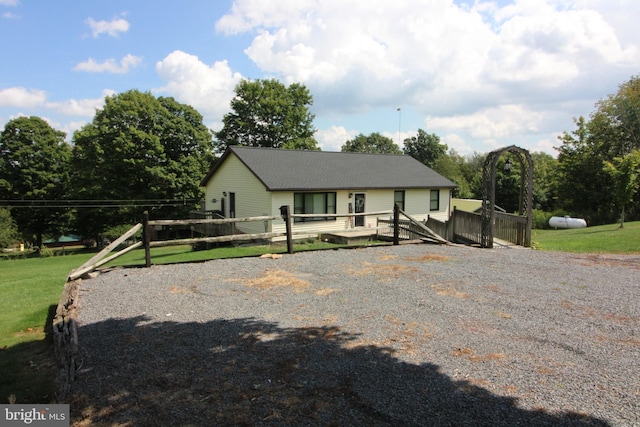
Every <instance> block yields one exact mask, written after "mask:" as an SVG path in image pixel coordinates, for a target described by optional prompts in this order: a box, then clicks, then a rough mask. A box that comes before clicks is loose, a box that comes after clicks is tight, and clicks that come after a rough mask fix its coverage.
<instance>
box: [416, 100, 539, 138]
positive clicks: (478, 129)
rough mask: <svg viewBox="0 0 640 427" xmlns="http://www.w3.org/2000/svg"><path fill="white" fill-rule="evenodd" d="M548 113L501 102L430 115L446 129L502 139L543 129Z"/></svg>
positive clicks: (431, 123) (433, 124) (434, 124)
mask: <svg viewBox="0 0 640 427" xmlns="http://www.w3.org/2000/svg"><path fill="white" fill-rule="evenodd" d="M543 119H544V113H540V112H536V111H531V110H528V109H527V108H525V107H523V106H522V105H500V106H498V107H495V108H486V109H482V110H480V111H478V112H475V113H473V114H468V115H457V116H449V117H429V118H428V119H427V122H428V123H429V126H431V127H433V128H437V129H443V130H446V131H464V132H466V133H468V134H469V135H470V136H471V137H472V138H476V139H481V140H487V141H491V140H498V139H509V138H515V137H518V136H520V135H523V134H527V133H538V132H540V124H541V122H542V121H543Z"/></svg>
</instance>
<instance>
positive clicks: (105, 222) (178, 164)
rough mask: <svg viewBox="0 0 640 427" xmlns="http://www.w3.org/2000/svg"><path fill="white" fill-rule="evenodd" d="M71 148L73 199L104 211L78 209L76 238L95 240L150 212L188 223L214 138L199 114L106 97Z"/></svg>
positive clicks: (129, 96) (164, 103) (130, 95)
mask: <svg viewBox="0 0 640 427" xmlns="http://www.w3.org/2000/svg"><path fill="white" fill-rule="evenodd" d="M73 142H74V147H73V166H74V168H73V169H74V183H75V187H74V194H75V198H77V199H81V200H85V201H89V200H91V201H95V202H94V205H97V206H102V207H98V208H81V209H79V211H78V229H79V230H78V231H80V232H82V233H84V234H85V235H86V236H91V237H95V238H97V237H99V236H100V234H101V233H102V232H103V231H104V230H106V229H109V228H111V227H113V226H117V225H122V224H134V223H135V222H137V221H139V220H140V219H141V217H142V212H143V211H144V210H145V209H148V210H150V216H151V217H152V218H184V217H186V215H187V214H188V212H189V211H190V210H192V209H194V208H196V207H197V203H198V202H199V201H200V199H201V197H202V190H201V188H200V180H201V179H202V177H203V176H204V175H205V174H206V172H207V171H208V169H209V167H210V165H211V162H212V160H213V154H212V151H213V143H212V138H211V133H210V131H209V130H208V129H207V127H206V126H204V124H203V123H202V116H201V115H200V114H199V113H198V112H197V111H196V110H195V109H193V108H192V107H190V106H188V105H184V104H180V103H178V102H176V101H175V100H174V99H173V98H164V97H159V98H156V97H154V96H153V95H152V94H151V93H148V92H145V93H143V92H140V91H137V90H131V91H128V92H124V93H121V94H118V95H113V96H109V97H107V98H106V100H105V106H104V108H103V109H101V110H98V111H97V112H96V115H95V117H94V118H93V121H92V122H91V123H89V124H87V125H85V126H84V127H83V128H82V129H80V130H78V131H77V132H75V134H74V135H73ZM114 201H115V202H114ZM107 205H109V206H108V207H106V206H107ZM124 205H133V206H124Z"/></svg>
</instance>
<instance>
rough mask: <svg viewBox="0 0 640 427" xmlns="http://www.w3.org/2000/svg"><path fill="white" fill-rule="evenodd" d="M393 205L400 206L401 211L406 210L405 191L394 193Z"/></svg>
mask: <svg viewBox="0 0 640 427" xmlns="http://www.w3.org/2000/svg"><path fill="white" fill-rule="evenodd" d="M393 203H394V204H396V205H398V207H399V208H400V210H404V190H396V191H394V192H393Z"/></svg>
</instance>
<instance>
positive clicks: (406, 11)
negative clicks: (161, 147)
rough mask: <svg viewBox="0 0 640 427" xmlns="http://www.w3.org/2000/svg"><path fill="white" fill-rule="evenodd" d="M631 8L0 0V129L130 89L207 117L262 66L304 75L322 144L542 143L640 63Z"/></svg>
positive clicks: (261, 74) (71, 125)
mask: <svg viewBox="0 0 640 427" xmlns="http://www.w3.org/2000/svg"><path fill="white" fill-rule="evenodd" d="M638 16H640V2H638V1H637V0H573V1H569V0H516V1H507V0H501V1H498V2H491V1H482V0H465V1H462V0H460V1H453V0H419V1H418V0H395V1H393V2H390V1H388V0H291V1H284V0H282V1H260V0H235V1H232V0H216V1H211V0H188V1H184V2H177V1H165V0H138V1H123V0H109V1H107V0H93V1H79V0H67V1H57V2H50V1H26V0H0V56H1V58H2V61H1V62H0V126H4V124H5V123H6V122H7V121H9V120H11V119H12V118H15V117H19V116H21V115H27V116H30V115H36V116H40V117H42V118H44V119H46V120H47V121H48V122H49V123H50V124H51V125H52V126H53V127H55V128H56V129H60V130H63V131H65V132H67V134H68V135H69V138H68V139H71V135H72V133H73V131H74V130H76V129H78V128H80V127H81V126H83V125H84V124H85V123H87V122H89V121H91V120H92V118H93V116H94V114H95V110H96V109H97V108H101V106H102V105H103V103H104V97H105V96H107V95H110V94H114V93H119V92H123V91H126V90H129V89H139V90H142V91H151V92H152V93H154V94H155V95H157V96H160V95H162V96H172V97H174V98H176V99H177V100H178V101H179V102H183V103H186V104H190V105H192V106H193V107H195V108H196V109H197V110H198V111H199V112H200V113H201V114H202V115H203V116H204V122H205V124H206V125H207V126H208V127H210V128H212V129H214V130H218V129H219V128H220V126H221V121H222V117H223V115H224V114H225V113H227V112H228V111H229V100H230V99H231V97H232V96H233V93H234V92H233V89H234V87H235V85H236V84H237V83H238V82H239V81H240V80H241V79H243V78H248V79H262V78H276V79H279V80H280V81H282V82H283V83H286V84H289V83H292V82H300V83H303V84H305V85H306V86H307V88H309V90H310V91H311V94H312V95H313V97H314V105H313V107H312V111H313V112H314V113H315V114H316V120H315V122H314V124H315V127H316V128H317V133H316V139H317V140H318V141H319V143H320V146H321V147H322V149H324V150H330V151H339V150H340V146H341V145H342V144H343V143H344V142H345V141H346V140H348V139H351V138H353V137H354V136H356V135H357V134H359V133H363V134H365V135H366V134H369V133H371V132H380V133H382V134H384V135H387V136H389V137H391V138H392V139H393V140H394V141H396V142H398V140H400V141H401V140H403V139H404V138H406V137H410V136H413V135H415V134H416V133H417V130H418V129H424V130H425V131H427V132H429V133H436V134H437V135H439V136H440V137H441V139H442V142H444V143H446V144H447V145H448V146H449V147H450V148H453V149H455V150H456V151H457V152H458V153H459V154H463V155H464V154H471V153H473V152H479V153H486V152H489V151H491V150H494V149H496V148H500V147H503V146H507V145H512V144H515V145H518V146H520V147H523V148H527V149H529V150H532V151H544V152H547V153H550V154H552V155H555V154H556V152H555V151H554V150H553V146H557V145H558V144H559V143H558V141H557V136H558V135H559V134H560V133H562V132H563V131H571V130H573V129H574V128H575V126H574V124H573V121H572V118H573V117H576V116H580V115H585V116H588V115H589V114H590V113H591V112H592V111H593V110H594V105H595V103H596V102H597V101H598V100H599V99H602V98H604V97H606V96H607V95H609V94H613V93H615V92H616V90H617V87H618V85H619V84H621V83H623V82H625V81H627V80H628V79H629V78H630V77H631V76H634V75H637V74H640V32H638V31H637V28H635V26H637V23H636V21H637V17H638ZM398 108H400V110H398Z"/></svg>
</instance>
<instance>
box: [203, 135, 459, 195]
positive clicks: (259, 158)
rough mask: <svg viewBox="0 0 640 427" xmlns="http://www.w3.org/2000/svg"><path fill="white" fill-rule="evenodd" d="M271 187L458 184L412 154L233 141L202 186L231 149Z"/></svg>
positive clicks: (392, 186)
mask: <svg viewBox="0 0 640 427" xmlns="http://www.w3.org/2000/svg"><path fill="white" fill-rule="evenodd" d="M231 153H233V154H235V155H236V156H237V157H238V159H240V161H241V162H242V163H244V164H245V166H246V167H247V168H248V169H249V170H250V171H251V172H253V174H254V175H255V176H256V177H257V178H258V179H259V180H260V181H261V182H262V183H263V184H264V185H265V187H266V188H267V189H268V190H270V191H308V190H342V189H349V190H367V189H405V188H407V189H408V188H454V187H456V184H454V183H453V182H451V181H449V180H448V179H447V178H445V177H443V176H442V175H440V174H438V173H437V172H435V171H434V170H433V169H431V168H428V167H427V166H425V165H423V164H422V163H420V162H419V161H417V160H415V159H414V158H413V157H410V156H403V155H391V154H365V153H337V152H329V151H308V150H282V149H275V148H254V147H241V146H230V147H229V148H227V151H225V153H224V154H223V156H222V157H221V158H220V159H219V160H218V161H217V162H216V163H215V164H214V165H213V167H212V168H211V170H210V171H209V173H208V174H207V176H206V177H205V178H204V179H203V180H202V184H201V185H202V186H206V184H207V182H209V180H210V179H211V177H212V176H213V175H214V174H215V172H216V171H217V170H218V168H219V167H220V165H222V163H223V162H224V161H225V160H226V158H227V157H228V156H229V155H230V154H231Z"/></svg>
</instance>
